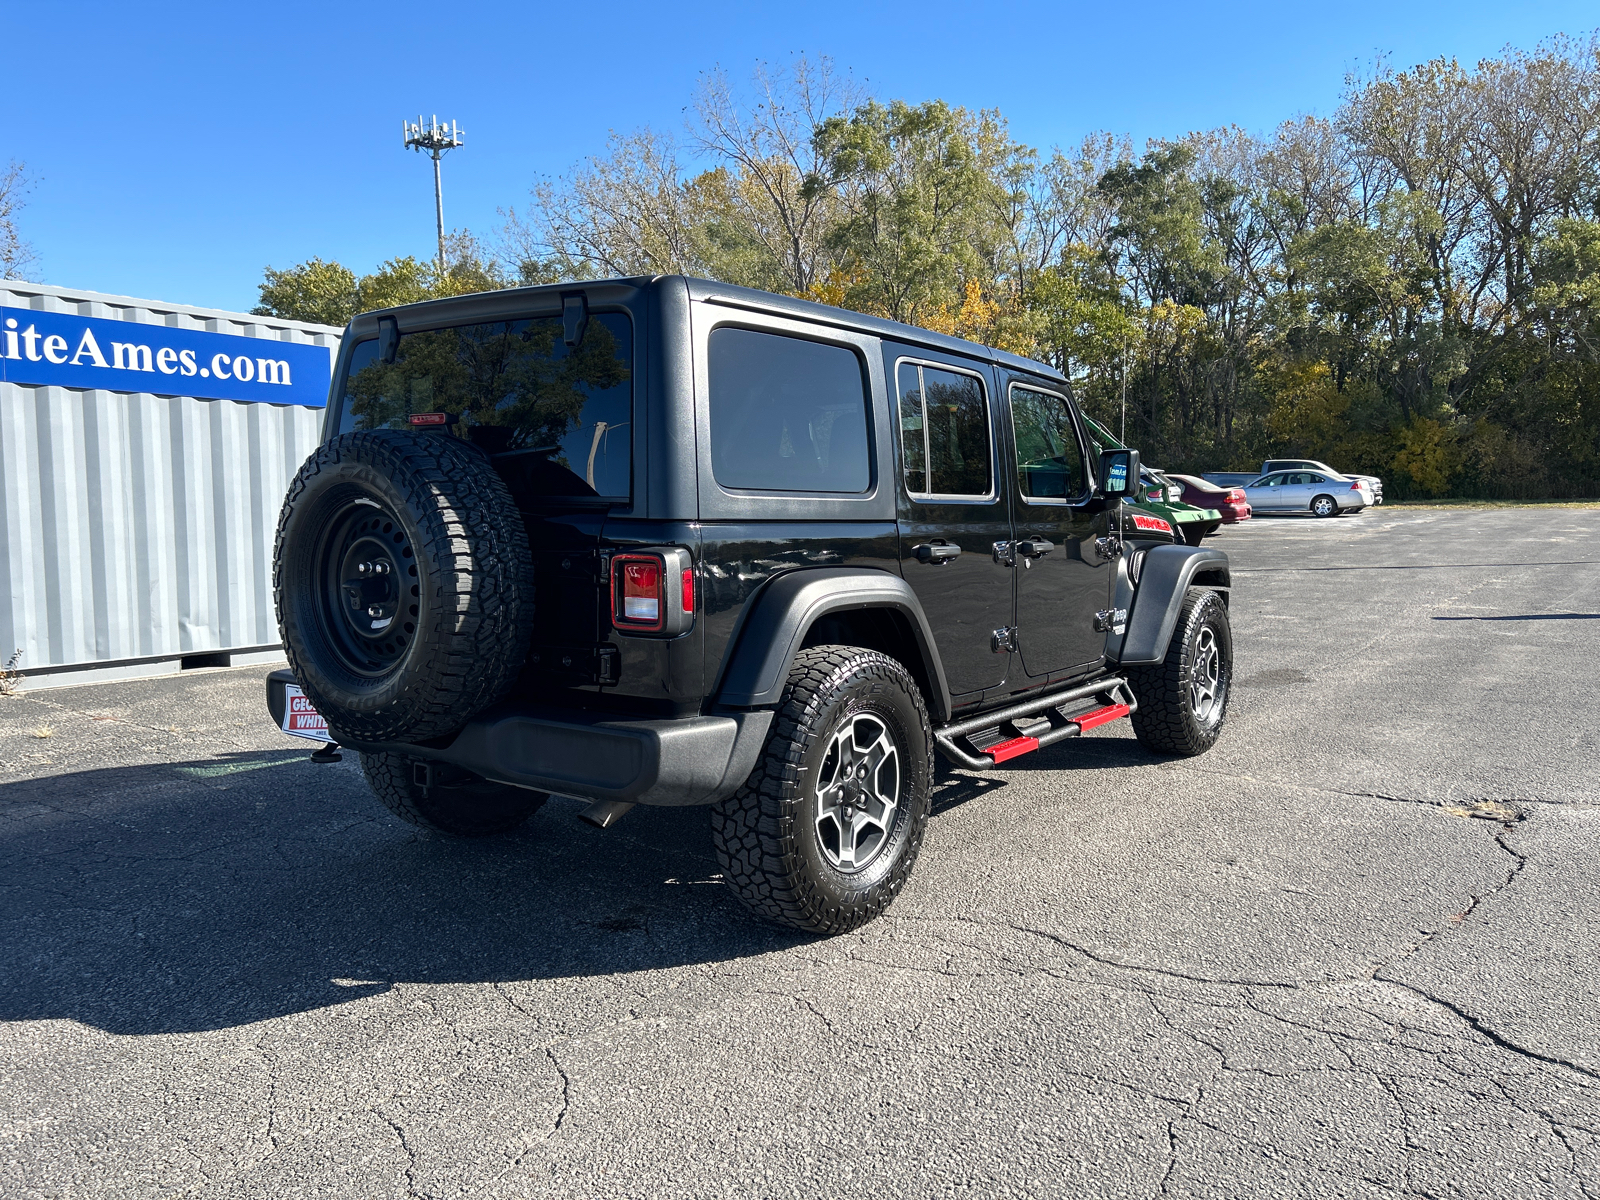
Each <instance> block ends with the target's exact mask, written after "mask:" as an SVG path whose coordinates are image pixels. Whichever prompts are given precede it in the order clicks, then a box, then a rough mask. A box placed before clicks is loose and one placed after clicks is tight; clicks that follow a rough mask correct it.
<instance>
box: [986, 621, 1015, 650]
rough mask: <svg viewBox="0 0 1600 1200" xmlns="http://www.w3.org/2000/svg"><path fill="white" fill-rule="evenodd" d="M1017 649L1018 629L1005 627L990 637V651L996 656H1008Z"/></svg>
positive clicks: (1012, 626)
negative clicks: (1007, 654)
mask: <svg viewBox="0 0 1600 1200" xmlns="http://www.w3.org/2000/svg"><path fill="white" fill-rule="evenodd" d="M1016 648H1017V627H1016V626H1015V625H1004V626H1002V627H1001V628H999V629H996V630H995V631H994V632H993V633H991V634H990V635H989V649H991V650H993V651H994V652H995V653H996V654H1006V653H1009V652H1010V651H1013V650H1015V649H1016Z"/></svg>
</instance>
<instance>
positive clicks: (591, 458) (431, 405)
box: [339, 313, 633, 500]
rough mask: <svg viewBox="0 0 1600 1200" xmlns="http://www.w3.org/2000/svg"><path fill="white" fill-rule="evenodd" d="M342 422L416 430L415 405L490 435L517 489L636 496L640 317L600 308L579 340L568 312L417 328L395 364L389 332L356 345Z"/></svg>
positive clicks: (454, 427)
mask: <svg viewBox="0 0 1600 1200" xmlns="http://www.w3.org/2000/svg"><path fill="white" fill-rule="evenodd" d="M341 392H342V395H343V399H342V401H341V404H342V408H341V410H340V420H339V432H340V433H345V432H348V431H349V430H353V429H405V428H409V427H410V424H409V421H408V419H407V418H409V417H410V416H411V415H412V414H414V413H444V414H446V415H447V416H448V417H449V418H450V420H449V425H448V426H447V428H448V429H449V431H450V432H452V433H454V434H456V435H457V436H458V437H462V438H465V439H466V440H468V441H470V442H472V443H473V444H474V445H477V446H482V447H483V448H484V449H485V450H486V451H488V453H489V455H490V457H492V458H493V459H494V461H495V466H496V467H497V468H498V469H499V470H500V471H501V473H502V474H505V475H508V476H512V477H514V480H515V482H516V484H517V485H518V486H517V487H516V491H517V492H518V493H520V494H527V495H534V496H541V495H542V496H582V497H596V496H598V497H604V498H606V499H622V500H626V499H627V497H628V495H629V492H630V486H631V477H632V465H633V454H632V433H633V430H632V421H633V327H632V324H631V323H630V321H629V320H628V317H627V316H626V314H623V313H596V314H594V315H592V316H591V317H590V318H589V323H588V326H587V328H586V329H585V330H584V335H583V340H582V341H581V342H579V343H578V345H577V346H575V347H573V348H570V349H569V348H568V347H567V345H566V343H565V342H564V341H563V340H562V325H561V318H560V317H534V318H529V319H524V320H520V321H494V322H490V323H487V324H482V325H458V326H454V327H451V328H448V329H431V330H426V331H423V332H418V333H407V334H404V335H403V336H402V337H401V338H400V348H399V352H398V354H397V355H396V356H395V361H394V362H393V363H383V362H380V361H379V360H378V343H377V342H376V341H365V342H361V343H359V344H358V345H357V346H356V347H355V349H354V351H352V353H351V356H350V366H349V369H348V370H347V372H346V375H345V380H344V384H343V387H342V388H341Z"/></svg>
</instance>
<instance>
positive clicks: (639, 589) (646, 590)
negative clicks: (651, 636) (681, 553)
mask: <svg viewBox="0 0 1600 1200" xmlns="http://www.w3.org/2000/svg"><path fill="white" fill-rule="evenodd" d="M617 592H618V595H619V596H620V598H621V600H622V604H621V610H622V611H621V612H620V613H619V614H618V615H619V616H621V618H622V619H623V620H624V621H625V622H627V623H628V624H632V625H642V626H647V627H649V628H651V629H658V628H660V626H661V609H662V603H661V601H662V596H661V564H660V563H659V562H656V561H653V560H645V559H635V560H631V561H629V562H624V563H622V564H620V565H619V567H618V575H617Z"/></svg>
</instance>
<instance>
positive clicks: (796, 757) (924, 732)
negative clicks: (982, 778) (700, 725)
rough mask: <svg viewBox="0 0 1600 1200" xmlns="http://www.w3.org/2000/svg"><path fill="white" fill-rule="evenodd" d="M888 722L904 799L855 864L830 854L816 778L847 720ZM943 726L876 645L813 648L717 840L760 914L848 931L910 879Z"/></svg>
mask: <svg viewBox="0 0 1600 1200" xmlns="http://www.w3.org/2000/svg"><path fill="white" fill-rule="evenodd" d="M860 715H865V716H870V717H874V718H876V719H877V720H878V721H880V722H881V723H882V725H883V726H884V728H885V730H887V731H888V736H889V737H890V738H891V739H892V741H893V742H894V745H895V749H896V751H897V753H898V755H899V763H900V768H899V770H900V776H899V804H898V806H897V807H896V809H895V820H894V824H893V826H892V828H891V829H890V830H889V832H888V833H887V835H886V836H885V838H884V839H883V848H882V849H881V850H880V851H879V852H878V853H877V856H876V857H875V858H873V859H871V860H870V861H869V862H867V863H866V865H864V866H863V867H862V868H860V869H859V870H858V871H855V872H845V871H841V870H839V869H837V868H836V867H835V866H834V865H833V864H832V863H830V862H829V861H828V857H827V852H826V850H825V848H824V846H823V844H822V838H821V836H820V835H819V833H818V830H817V814H818V807H817V805H818V799H817V790H816V781H817V779H818V778H819V772H820V771H821V770H822V768H823V766H824V762H825V755H826V754H827V752H828V747H829V745H830V744H831V743H832V741H833V740H834V738H835V737H836V736H837V735H838V732H839V731H840V730H841V729H842V728H843V727H844V725H845V724H846V722H847V719H853V718H855V717H857V716H860ZM932 780H933V730H932V728H931V726H930V724H929V721H928V709H927V706H926V705H925V704H924V703H923V699H922V694H921V692H920V691H919V690H918V689H917V685H916V682H915V681H914V680H913V679H912V677H911V675H910V673H909V672H908V671H907V670H906V669H905V667H903V666H901V665H900V663H898V662H896V661H895V660H894V659H892V658H890V657H888V656H887V655H885V654H880V653H878V652H877V651H875V650H863V649H861V648H860V647H856V646H816V647H813V648H811V649H808V650H802V651H801V652H800V653H799V654H798V655H797V656H796V657H795V661H794V666H793V668H791V670H790V672H789V679H788V682H787V683H786V684H785V685H784V689H783V697H782V699H781V701H780V703H779V706H778V711H777V714H776V717H775V718H774V720H773V723H772V731H771V733H770V734H769V735H768V739H767V744H766V748H765V750H764V751H763V753H762V756H761V758H760V759H759V760H758V762H757V763H756V768H755V770H754V771H753V772H751V774H750V777H749V779H747V780H746V781H745V783H744V784H743V786H741V787H740V789H739V790H738V791H737V792H736V793H734V794H733V795H732V796H730V797H729V798H728V799H726V800H724V801H722V802H721V803H719V804H718V805H716V806H715V808H713V810H712V818H711V830H712V839H713V841H714V842H715V844H716V850H717V858H718V860H719V861H720V862H721V864H722V870H723V875H724V877H725V878H726V879H727V881H728V884H729V886H730V887H731V888H732V889H733V891H734V894H735V895H737V896H738V897H739V899H740V900H742V901H743V902H744V903H745V904H746V905H748V906H749V907H750V908H751V909H752V910H754V911H755V912H756V913H758V914H759V915H761V916H763V917H766V918H768V919H769V920H772V921H775V922H777V923H778V924H780V925H787V926H789V927H790V928H793V929H799V930H803V931H805V932H807V933H819V934H837V933H845V932H847V931H849V930H851V929H855V928H856V927H857V926H859V925H862V924H864V923H866V922H867V921H870V920H872V919H873V918H874V917H876V916H878V914H880V913H881V912H883V911H884V910H885V909H886V908H888V907H889V905H890V903H891V902H893V900H894V898H895V897H896V896H897V895H899V893H900V889H901V888H902V887H904V886H905V882H906V879H907V878H908V877H909V876H910V874H911V868H912V865H913V864H914V863H915V862H916V858H917V852H918V851H919V850H920V849H921V847H922V838H923V834H924V832H925V831H926V829H927V824H928V815H929V811H930V809H931V807H932V800H931V797H932Z"/></svg>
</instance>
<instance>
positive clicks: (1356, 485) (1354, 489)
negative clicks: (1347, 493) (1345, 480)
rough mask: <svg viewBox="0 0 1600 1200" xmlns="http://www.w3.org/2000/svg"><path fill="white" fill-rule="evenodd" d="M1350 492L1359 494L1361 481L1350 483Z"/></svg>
mask: <svg viewBox="0 0 1600 1200" xmlns="http://www.w3.org/2000/svg"><path fill="white" fill-rule="evenodd" d="M1350 490H1351V491H1352V492H1359V491H1360V490H1361V481H1360V480H1359V479H1358V480H1356V481H1355V482H1354V483H1352V484H1351V485H1350Z"/></svg>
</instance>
